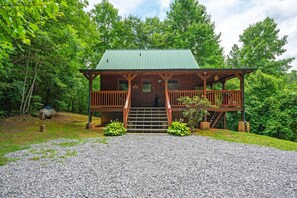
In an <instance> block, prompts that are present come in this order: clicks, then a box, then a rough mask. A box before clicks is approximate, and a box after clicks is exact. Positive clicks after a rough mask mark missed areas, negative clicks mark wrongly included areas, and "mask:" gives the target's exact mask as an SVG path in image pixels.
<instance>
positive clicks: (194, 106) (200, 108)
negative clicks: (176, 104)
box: [177, 96, 215, 131]
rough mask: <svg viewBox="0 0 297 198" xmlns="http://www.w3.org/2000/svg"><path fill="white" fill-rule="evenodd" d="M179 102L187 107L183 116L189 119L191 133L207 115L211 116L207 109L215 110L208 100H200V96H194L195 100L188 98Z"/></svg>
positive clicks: (182, 98)
mask: <svg viewBox="0 0 297 198" xmlns="http://www.w3.org/2000/svg"><path fill="white" fill-rule="evenodd" d="M177 100H178V101H180V102H181V103H182V104H183V105H185V107H186V108H185V110H184V111H183V116H184V117H185V118H187V119H188V125H189V127H190V129H191V131H194V128H195V125H196V124H198V123H199V122H200V121H201V120H202V118H203V117H204V116H205V115H209V113H208V111H207V110H206V109H205V108H207V107H213V108H215V106H213V105H211V102H209V101H208V100H207V98H200V97H199V96H194V97H193V98H190V97H189V96H186V97H181V98H179V99H177Z"/></svg>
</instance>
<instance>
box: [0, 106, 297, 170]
mask: <svg viewBox="0 0 297 198" xmlns="http://www.w3.org/2000/svg"><path fill="white" fill-rule="evenodd" d="M87 120H88V117H87V116H85V115H80V114H74V113H66V112H60V113H58V114H57V116H56V117H55V118H53V119H49V120H45V121H42V120H40V119H39V118H34V117H31V116H16V117H11V118H7V119H2V120H0V165H4V164H6V163H8V162H9V161H10V160H11V159H9V158H7V157H5V155H6V154H7V153H10V152H14V151H18V150H22V149H26V148H30V144H36V143H41V142H46V141H48V140H52V139H59V138H66V139H78V140H82V139H84V138H89V137H103V130H102V128H97V129H89V130H86V129H85V125H86V121H87ZM94 121H95V122H96V123H98V124H99V123H100V118H94ZM42 124H45V126H46V132H39V127H40V125H42ZM194 135H201V136H208V137H210V138H214V139H217V140H223V141H229V142H237V143H245V144H255V145H261V146H268V147H274V148H278V149H282V150H293V151H297V143H295V142H290V141H286V140H280V139H276V138H272V137H267V136H262V135H257V134H252V133H241V132H234V131H230V130H223V129H212V130H203V131H202V130H197V131H196V132H195V134H194ZM61 146H63V145H61ZM64 146H68V145H64Z"/></svg>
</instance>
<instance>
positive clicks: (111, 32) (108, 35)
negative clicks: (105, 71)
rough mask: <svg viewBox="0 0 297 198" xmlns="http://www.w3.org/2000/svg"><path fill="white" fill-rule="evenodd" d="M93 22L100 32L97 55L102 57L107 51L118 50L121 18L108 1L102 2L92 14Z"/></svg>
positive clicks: (103, 0)
mask: <svg viewBox="0 0 297 198" xmlns="http://www.w3.org/2000/svg"><path fill="white" fill-rule="evenodd" d="M90 15H91V18H92V20H93V21H94V22H95V23H96V25H97V30H98V31H99V33H100V34H99V38H98V40H99V43H98V44H97V46H96V47H95V50H96V53H98V54H100V55H102V54H103V53H104V52H105V50H106V49H114V48H117V47H118V46H119V45H120V43H121V40H120V38H121V37H120V34H121V28H122V26H121V25H122V23H121V17H120V16H119V15H118V10H117V9H115V8H114V7H113V5H112V4H111V3H109V2H108V0H102V2H101V3H99V4H97V5H95V8H94V9H92V10H91V12H90Z"/></svg>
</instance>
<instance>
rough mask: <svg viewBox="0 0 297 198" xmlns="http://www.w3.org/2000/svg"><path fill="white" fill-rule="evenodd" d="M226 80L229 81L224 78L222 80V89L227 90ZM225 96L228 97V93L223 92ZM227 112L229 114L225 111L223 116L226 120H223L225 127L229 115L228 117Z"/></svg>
mask: <svg viewBox="0 0 297 198" xmlns="http://www.w3.org/2000/svg"><path fill="white" fill-rule="evenodd" d="M226 82H227V79H224V80H223V82H222V90H226ZM223 96H224V97H227V96H226V93H225V94H224V93H223ZM225 100H226V99H225ZM226 114H227V112H225V113H224V117H223V118H224V120H223V122H224V126H223V127H224V129H226V128H227V117H226Z"/></svg>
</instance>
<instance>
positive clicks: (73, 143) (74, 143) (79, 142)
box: [56, 141, 84, 147]
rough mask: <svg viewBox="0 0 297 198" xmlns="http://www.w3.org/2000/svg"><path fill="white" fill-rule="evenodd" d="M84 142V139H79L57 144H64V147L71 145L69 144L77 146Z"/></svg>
mask: <svg viewBox="0 0 297 198" xmlns="http://www.w3.org/2000/svg"><path fill="white" fill-rule="evenodd" d="M82 143H84V142H83V141H77V142H61V143H57V144H56V145H58V146H62V147H69V146H77V145H80V144H82Z"/></svg>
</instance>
